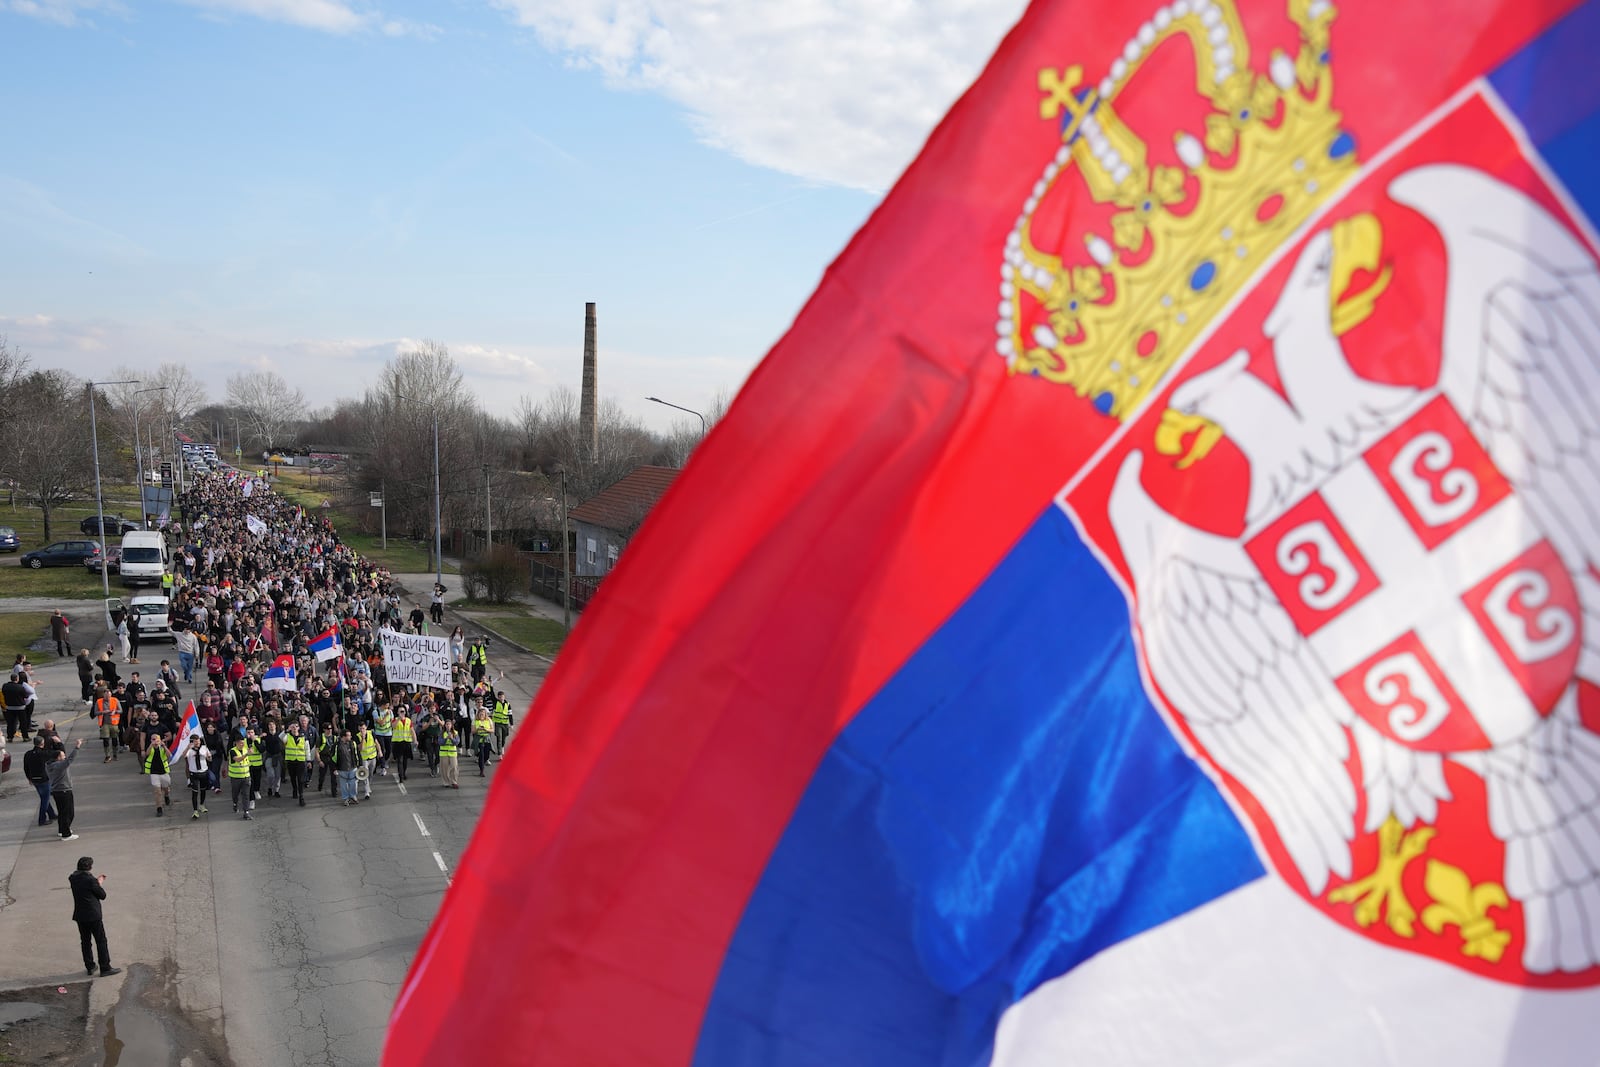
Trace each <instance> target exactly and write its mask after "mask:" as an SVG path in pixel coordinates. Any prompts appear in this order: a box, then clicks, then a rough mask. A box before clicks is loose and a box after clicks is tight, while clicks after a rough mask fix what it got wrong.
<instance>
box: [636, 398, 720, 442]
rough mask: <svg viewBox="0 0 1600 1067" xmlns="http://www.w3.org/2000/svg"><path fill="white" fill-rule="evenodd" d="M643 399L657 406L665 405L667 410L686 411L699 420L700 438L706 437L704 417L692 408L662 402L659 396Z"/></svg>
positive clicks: (666, 401)
mask: <svg viewBox="0 0 1600 1067" xmlns="http://www.w3.org/2000/svg"><path fill="white" fill-rule="evenodd" d="M645 399H646V400H650V401H653V402H655V403H657V404H665V405H666V406H667V407H669V408H677V409H678V410H679V411H687V412H688V413H689V414H691V415H693V416H694V417H695V418H697V419H699V420H700V436H701V437H704V436H705V435H706V417H705V416H704V415H702V414H700V413H699V412H698V411H696V410H695V409H694V408H686V407H682V406H681V405H678V404H674V403H672V402H671V401H668V400H662V399H661V398H660V397H659V396H647V397H645Z"/></svg>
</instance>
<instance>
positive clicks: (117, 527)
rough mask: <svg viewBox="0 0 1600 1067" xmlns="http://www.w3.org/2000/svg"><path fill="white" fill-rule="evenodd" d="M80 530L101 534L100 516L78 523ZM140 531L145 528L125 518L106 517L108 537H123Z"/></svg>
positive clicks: (91, 516)
mask: <svg viewBox="0 0 1600 1067" xmlns="http://www.w3.org/2000/svg"><path fill="white" fill-rule="evenodd" d="M78 529H80V530H82V531H83V532H84V533H86V534H97V533H99V532H100V516H98V515H90V516H89V517H88V518H87V519H84V520H83V521H82V522H80V523H78ZM139 529H143V527H141V526H140V525H139V524H138V523H136V522H129V521H128V520H127V519H125V518H123V517H122V516H121V515H107V516H106V536H107V537H121V536H122V535H123V534H125V533H130V532H132V531H134V530H139Z"/></svg>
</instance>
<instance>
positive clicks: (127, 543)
mask: <svg viewBox="0 0 1600 1067" xmlns="http://www.w3.org/2000/svg"><path fill="white" fill-rule="evenodd" d="M169 562H170V560H169V559H168V557H167V537H166V535H165V534H163V533H162V532H161V531H160V530H134V531H131V532H129V533H125V534H123V535H122V563H121V567H122V584H123V585H160V584H161V576H162V575H163V574H165V573H166V571H167V564H168V563H169Z"/></svg>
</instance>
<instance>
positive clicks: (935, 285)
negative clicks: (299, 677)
mask: <svg viewBox="0 0 1600 1067" xmlns="http://www.w3.org/2000/svg"><path fill="white" fill-rule="evenodd" d="M1596 54H1600V0H1590V2H1586V3H1581V4H1579V3H1573V2H1567V0H1384V2H1381V3H1380V2H1376V0H1372V2H1359V3H1358V2H1353V0H1309V2H1307V0H1171V2H1165V3H1164V2H1161V0H1155V2H1134V0H1048V2H1047V0H1040V2H1038V3H1035V4H1034V5H1033V6H1032V7H1031V8H1030V9H1029V10H1028V12H1027V14H1026V15H1025V16H1024V18H1023V20H1022V22H1021V23H1020V24H1019V25H1018V26H1017V27H1016V29H1015V30H1014V31H1013V32H1012V33H1011V34H1010V36H1008V37H1007V38H1006V40H1005V41H1004V43H1003V44H1002V45H1001V46H1000V49H999V51H998V52H997V54H996V55H995V57H994V58H993V60H992V61H991V63H990V65H989V67H988V69H987V70H986V72H985V73H984V74H983V76H982V77H981V78H980V80H979V81H978V82H977V84H976V85H975V86H974V87H973V88H972V89H971V90H970V91H969V92H968V93H967V94H966V95H965V96H964V97H963V98H962V99H961V101H960V102H959V103H957V104H956V106H955V108H954V110H952V112H951V113H950V115H949V117H948V118H947V119H946V120H945V121H944V123H943V124H942V125H941V126H940V127H939V128H938V129H937V130H935V131H934V133H933V134H932V136H931V137H930V139H929V141H928V143H927V145H926V147H925V148H924V150H923V152H922V154H921V156H920V157H919V158H918V159H917V161H916V162H915V163H913V164H912V166H911V168H910V169H909V170H908V171H907V172H906V174H905V175H904V177H903V178H902V179H901V180H900V182H899V183H898V184H897V185H896V186H895V188H894V190H893V191H892V192H891V193H890V194H889V195H888V197H887V199H885V201H884V202H883V204H882V205H881V206H880V207H879V208H878V210H877V211H876V212H875V213H874V214H873V216H872V218H871V219H870V220H869V221H868V222H867V223H866V225H865V226H864V227H863V229H862V230H861V232H860V234H859V235H857V237H856V238H855V240H854V241H853V242H852V243H851V245H850V246H849V248H848V249H846V250H845V252H844V253H843V254H842V255H841V256H840V258H839V260H838V261H837V262H836V263H835V264H834V265H833V266H832V267H831V268H830V270H829V271H828V273H827V275H826V276H825V277H824V279H823V281H822V283H821V285H820V287H819V288H818V290H817V292H816V294H815V296H814V297H813V298H812V299H811V301H810V303H809V304H808V305H807V306H806V308H805V309H804V311H803V312H802V313H801V314H800V316H799V318H798V319H797V320H796V322H795V324H794V327H793V328H792V329H791V331H790V332H789V334H788V335H787V336H786V337H785V338H784V339H783V340H782V341H781V342H780V343H779V344H778V346H777V347H776V348H775V349H774V350H773V351H772V353H771V354H770V355H769V356H768V357H767V359H766V361H765V362H764V363H763V364H762V365H761V366H760V367H759V368H758V369H757V370H756V372H755V373H754V375H753V376H752V377H751V378H750V380H749V382H748V383H747V384H746V386H745V387H744V390H743V391H742V393H741V395H740V396H739V398H738V400H737V401H736V402H735V403H734V405H733V407H732V410H731V411H730V412H729V413H728V415H727V417H726V418H725V419H723V420H722V421H721V422H720V423H719V424H718V425H717V426H716V427H715V428H714V429H713V431H712V432H711V434H710V436H709V438H708V439H707V440H706V441H705V442H704V443H703V444H702V445H701V446H700V447H699V448H698V449H696V451H695V455H694V459H693V461H692V462H691V463H690V464H689V466H688V468H687V469H686V470H685V471H684V472H683V473H682V475H681V476H680V477H679V478H678V480H677V482H676V484H675V485H674V486H673V487H672V489H671V490H670V491H669V492H668V494H667V495H666V497H665V498H664V499H663V500H662V501H661V503H660V504H659V505H658V506H657V508H656V509H655V511H654V513H653V514H652V515H651V516H650V517H649V518H648V519H647V520H646V521H645V524H644V526H643V528H642V530H641V531H640V534H639V536H638V537H637V539H636V540H635V541H634V542H633V543H631V544H630V545H629V547H628V550H627V551H626V552H625V553H623V555H622V558H621V562H620V564H619V566H618V567H617V568H616V570H615V572H614V573H613V574H611V575H610V576H608V577H607V578H606V579H605V581H604V583H603V584H602V585H601V586H600V587H599V591H598V594H597V595H596V597H595V599H594V600H593V602H592V603H591V605H590V606H589V607H588V608H587V610H586V611H585V612H584V614H583V618H582V622H581V623H580V624H579V626H578V629H577V632H576V633H575V634H574V635H573V637H572V639H571V640H570V641H569V642H568V644H567V646H566V648H565V649H564V650H563V651H562V653H561V655H560V657H559V659H558V661H557V662H556V664H555V666H554V668H553V669H552V670H551V672H550V675H549V677H548V679H547V680H546V681H545V682H544V684H543V686H542V687H541V689H540V692H539V696H538V700H537V702H536V704H535V706H534V707H533V709H532V710H531V711H530V713H529V714H528V716H527V718H526V720H525V725H524V726H523V727H522V728H521V730H522V732H523V733H524V734H525V735H526V736H523V737H520V738H519V739H518V740H517V742H516V744H514V745H512V747H511V750H510V752H509V754H508V756H507V761H506V762H505V763H504V764H503V765H501V767H500V768H499V769H498V770H497V771H496V772H495V773H496V776H497V777H496V780H495V782H494V784H493V786H492V789H491V792H490V796H489V799H488V802H487V805H486V806H485V808H484V810H483V814H482V817H481V819H480V821H479V824H478V827H477V832H476V834H475V836H474V838H473V840H472V842H471V844H470V845H469V847H468V849H467V851H466V853H465V854H464V855H463V857H462V859H461V862H460V864H459V866H458V868H457V870H456V871H455V876H454V881H453V884H452V885H451V887H450V888H449V889H448V890H447V892H446V895H445V900H444V904H443V907H442V909H441V911H440V913H439V915H438V917H437V918H436V919H435V921H434V925H433V928H432V929H431V930H430V932H429V934H428V936H427V938H426V939H425V940H424V942H423V944H422V946H421V949H420V950H419V951H418V953H417V956H416V960H415V962H414V963H413V966H412V972H411V974H410V976H409V978H408V980H407V982H406V984H405V986H404V987H403V989H402V991H401V993H400V996H399V1000H398V1002H397V1005H396V1009H395V1014H394V1018H393V1025H392V1026H391V1028H390V1031H389V1034H390V1036H389V1043H388V1047H387V1049H386V1053H385V1062H386V1064H387V1065H388V1067H412V1065H418V1067H420V1065H423V1064H437V1063H441V1062H449V1061H454V1060H457V1059H461V1060H470V1061H473V1062H486V1063H495V1064H563V1065H590V1064H593V1065H601V1064H604V1065H621V1064H627V1065H630V1067H690V1065H693V1067H755V1065H760V1067H801V1065H805V1067H812V1065H821V1064H827V1065H830V1067H833V1065H839V1067H860V1065H866V1064H871V1065H873V1067H888V1065H893V1067H934V1065H939V1067H966V1065H978V1064H986V1063H994V1064H1001V1065H1005V1067H1045V1065H1058V1064H1063V1063H1096V1064H1118V1065H1121V1064H1130V1063H1152V1064H1170V1063H1182V1064H1186V1065H1192V1064H1236V1063H1241V1062H1256V1063H1296V1064H1298V1063H1330V1064H1331V1063H1369V1062H1383V1063H1401V1064H1412V1063H1418V1064H1420V1063H1427V1064H1452V1065H1457V1064H1478V1063H1485V1062H1507V1063H1514V1064H1523V1063H1529V1064H1535V1063H1536V1064H1540V1065H1548V1064H1557V1063H1562V1064H1570V1063H1592V1062H1594V1060H1595V1057H1596V1052H1595V1049H1596V1048H1597V1047H1600V736H1597V733H1596V730H1597V729H1600V404H1597V403H1596V398H1597V397H1600V271H1597V254H1596V248H1597V241H1596V237H1595V231H1594V228H1593V226H1592V225H1591V220H1592V219H1593V218H1594V216H1595V213H1596V212H1597V211H1600V173H1597V171H1596V167H1597V166H1600V117H1597V116H1600V63H1596V61H1595V56H1596ZM826 148H827V146H818V150H819V151H824V150H826Z"/></svg>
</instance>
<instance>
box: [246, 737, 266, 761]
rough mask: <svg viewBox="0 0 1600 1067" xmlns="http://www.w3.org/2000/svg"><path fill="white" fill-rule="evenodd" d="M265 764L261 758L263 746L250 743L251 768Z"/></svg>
mask: <svg viewBox="0 0 1600 1067" xmlns="http://www.w3.org/2000/svg"><path fill="white" fill-rule="evenodd" d="M264 762H265V761H264V760H263V759H262V758H261V745H260V744H259V743H258V742H255V741H252V742H250V766H252V767H260V766H261V765H262V764H263V763H264Z"/></svg>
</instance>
